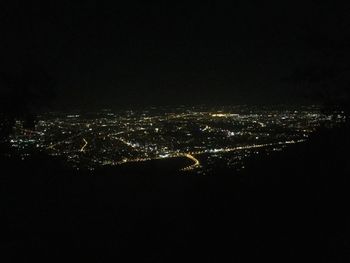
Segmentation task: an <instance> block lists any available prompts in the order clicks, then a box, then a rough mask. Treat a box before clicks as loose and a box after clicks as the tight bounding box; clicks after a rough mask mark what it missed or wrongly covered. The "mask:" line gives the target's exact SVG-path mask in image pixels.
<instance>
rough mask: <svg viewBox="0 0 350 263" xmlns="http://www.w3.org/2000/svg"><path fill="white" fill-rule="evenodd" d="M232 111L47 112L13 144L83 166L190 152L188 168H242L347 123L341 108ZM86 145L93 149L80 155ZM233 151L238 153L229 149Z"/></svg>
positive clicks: (19, 126) (20, 132)
mask: <svg viewBox="0 0 350 263" xmlns="http://www.w3.org/2000/svg"><path fill="white" fill-rule="evenodd" d="M232 111H235V112H239V114H233V113H230V110H228V111H226V112H224V111H209V110H207V111H206V110H203V109H202V110H198V111H196V110H194V109H191V108H189V109H187V108H184V107H183V108H181V109H180V108H179V109H174V110H173V111H172V112H170V113H167V112H164V113H161V112H157V115H156V116H155V115H152V113H151V112H152V111H145V112H141V113H140V114H139V113H138V112H136V111H135V112H132V111H130V112H127V113H124V114H116V113H110V112H99V113H96V118H92V119H84V118H82V117H81V116H80V115H62V117H52V116H51V115H48V118H45V117H42V118H43V119H42V120H40V121H39V122H38V124H37V128H36V131H29V130H24V129H23V125H22V123H21V122H16V126H15V135H14V136H12V138H11V140H10V142H11V145H12V147H13V148H15V149H17V150H18V151H19V152H22V156H27V155H28V154H27V152H26V151H27V150H29V149H33V148H34V147H37V148H40V149H42V150H45V149H46V150H48V152H49V153H50V154H51V155H54V156H61V157H65V158H66V159H67V161H69V162H70V163H72V165H73V166H74V167H77V168H78V167H80V168H83V167H86V168H88V169H94V168H95V167H97V166H105V165H108V166H112V165H122V164H125V163H133V162H145V161H150V160H161V159H171V158H178V157H185V158H187V159H190V160H191V161H192V162H193V163H192V164H190V165H189V166H187V167H184V168H182V169H181V170H182V171H192V170H196V171H198V172H200V173H201V174H204V173H205V171H209V170H210V169H212V168H210V167H212V166H213V167H214V166H215V165H216V163H217V161H218V160H220V162H222V163H224V164H225V165H227V166H235V167H237V168H242V169H243V167H244V160H245V159H246V158H248V157H249V156H251V155H252V154H255V153H262V152H264V153H266V154H268V153H269V152H273V151H280V150H282V149H283V148H285V147H286V146H287V145H289V144H295V143H301V142H304V141H305V140H306V139H307V138H308V137H309V136H310V134H311V133H312V132H314V131H315V130H317V127H319V125H320V123H322V122H323V123H327V124H328V125H329V126H330V127H331V126H332V125H334V123H341V122H342V121H345V117H344V116H342V115H341V114H339V112H337V115H334V117H333V118H331V117H330V116H328V115H323V114H320V113H318V112H316V111H315V110H314V109H304V110H298V111H294V110H293V111H277V110H265V111H263V110H260V111H259V110H251V109H249V110H248V108H241V109H240V108H235V109H231V112H232ZM81 140H83V143H84V144H83V145H81ZM88 140H89V142H88ZM87 147H88V148H89V151H88V154H79V152H80V153H85V152H86V149H87ZM230 152H235V154H226V153H230ZM198 156H200V157H201V158H200V160H201V161H199V160H198V159H197V157H198Z"/></svg>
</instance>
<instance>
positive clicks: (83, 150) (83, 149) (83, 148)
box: [80, 138, 88, 152]
mask: <svg viewBox="0 0 350 263" xmlns="http://www.w3.org/2000/svg"><path fill="white" fill-rule="evenodd" d="M83 141H84V143H85V144H84V145H83V147H81V149H80V152H85V147H86V146H87V145H88V142H87V140H85V138H83Z"/></svg>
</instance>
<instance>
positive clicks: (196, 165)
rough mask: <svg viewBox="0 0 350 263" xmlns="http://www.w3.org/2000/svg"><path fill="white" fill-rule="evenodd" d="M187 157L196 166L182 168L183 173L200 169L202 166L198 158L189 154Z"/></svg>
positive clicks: (186, 154)
mask: <svg viewBox="0 0 350 263" xmlns="http://www.w3.org/2000/svg"><path fill="white" fill-rule="evenodd" d="M185 156H186V157H187V158H189V159H191V160H192V161H193V162H194V164H191V165H189V166H187V167H185V168H182V169H181V170H182V171H189V170H193V169H196V168H198V167H199V166H200V162H199V160H198V159H197V158H195V157H194V156H193V155H191V154H188V153H185Z"/></svg>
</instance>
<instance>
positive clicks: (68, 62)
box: [0, 0, 349, 108]
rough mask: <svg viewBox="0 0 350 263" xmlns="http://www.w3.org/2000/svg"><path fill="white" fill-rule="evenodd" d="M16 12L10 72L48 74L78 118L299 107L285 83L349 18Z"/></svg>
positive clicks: (4, 31) (262, 11) (175, 11)
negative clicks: (200, 107)
mask: <svg viewBox="0 0 350 263" xmlns="http://www.w3.org/2000/svg"><path fill="white" fill-rule="evenodd" d="M8 2H9V3H6V4H3V3H2V4H1V6H0V15H1V22H0V30H1V35H2V36H1V43H0V48H1V53H2V63H1V68H0V69H1V70H2V71H19V70H26V68H31V69H33V68H34V69H35V68H43V69H44V70H45V71H47V72H48V73H49V74H50V75H51V76H52V77H53V78H54V79H55V80H56V82H57V93H58V97H57V99H56V104H57V105H60V106H69V107H78V108H79V107H92V106H97V107H104V106H106V107H119V106H121V107H125V106H131V107H138V106H149V105H167V104H200V103H207V104H218V105H220V104H230V103H234V104H236V103H250V102H251V103H256V102H259V103H278V102H285V101H289V102H290V101H292V102H294V101H295V102H297V101H298V100H299V99H300V98H299V97H298V96H299V95H298V92H296V91H295V88H294V87H293V85H291V84H290V83H288V82H286V81H282V79H283V78H284V77H285V76H287V75H289V74H290V73H291V72H292V70H293V69H294V68H295V67H296V66H297V65H299V64H300V63H303V61H305V60H307V59H308V56H309V55H310V53H312V52H313V50H315V49H317V48H320V47H319V46H322V45H323V44H324V43H328V42H329V41H328V40H329V39H333V38H339V37H341V33H340V32H338V31H337V24H338V23H342V19H344V17H346V16H348V13H349V9H347V8H346V7H345V6H339V3H338V4H337V3H333V2H336V1H329V3H327V4H323V5H320V4H319V3H317V2H319V1H317V2H316V1H310V2H308V3H307V2H306V1H301V2H300V4H297V3H296V2H295V1H259V2H260V3H254V4H253V3H252V2H250V1H230V2H234V4H233V3H230V4H223V3H220V2H219V1H200V2H197V3H193V2H191V4H189V3H186V2H185V3H183V4H182V3H178V1H172V3H171V2H170V1H163V3H162V4H159V3H152V1H147V3H146V1H142V2H141V1H140V2H138V1H127V2H128V4H120V3H118V2H119V1H109V2H103V1H92V0H86V1H82V2H81V3H78V1H74V3H73V1H71V0H70V1H65V0H61V1H42V2H35V1H8ZM266 2H268V3H266ZM339 21H340V22H339ZM310 32H312V34H314V35H313V36H312V37H311V38H310ZM323 38H327V39H328V40H327V41H328V42H327V41H325V40H324V39H323ZM310 39H311V41H310ZM320 43H321V44H320Z"/></svg>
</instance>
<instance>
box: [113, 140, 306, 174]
mask: <svg viewBox="0 0 350 263" xmlns="http://www.w3.org/2000/svg"><path fill="white" fill-rule="evenodd" d="M305 141H306V140H297V141H294V140H292V141H284V142H276V143H266V144H254V145H249V146H238V147H233V148H220V149H209V150H205V151H197V152H190V153H174V154H168V155H167V156H166V157H162V156H155V157H148V158H135V159H124V160H122V161H119V162H113V163H112V164H113V165H121V164H125V163H133V162H146V161H151V160H160V159H168V158H176V157H187V158H189V159H191V160H192V161H193V162H194V164H192V165H190V166H187V167H185V168H182V169H180V170H181V171H189V170H193V169H196V168H198V167H200V162H199V160H198V159H196V158H195V157H194V155H201V154H211V153H227V152H234V151H240V150H250V149H256V148H263V147H271V146H278V145H287V144H295V143H301V142H305Z"/></svg>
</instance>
